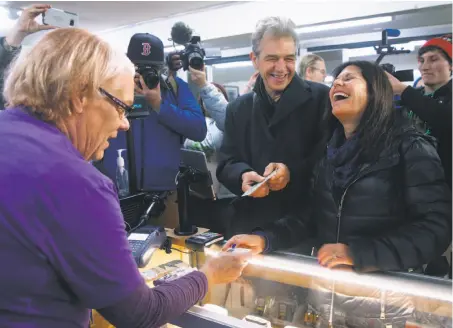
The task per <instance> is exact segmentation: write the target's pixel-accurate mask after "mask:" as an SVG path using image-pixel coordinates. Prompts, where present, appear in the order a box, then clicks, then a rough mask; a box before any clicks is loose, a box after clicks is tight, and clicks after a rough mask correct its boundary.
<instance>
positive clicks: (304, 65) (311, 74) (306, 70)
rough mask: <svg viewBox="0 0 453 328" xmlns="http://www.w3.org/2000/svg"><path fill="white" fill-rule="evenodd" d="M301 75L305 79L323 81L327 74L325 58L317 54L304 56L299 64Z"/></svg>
mask: <svg viewBox="0 0 453 328" xmlns="http://www.w3.org/2000/svg"><path fill="white" fill-rule="evenodd" d="M299 76H300V77H301V78H302V79H304V80H308V81H313V82H318V83H323V82H324V80H325V78H326V76H327V72H326V63H325V62H324V59H322V57H320V56H318V55H315V54H309V55H306V56H304V57H303V58H302V59H301V61H300V64H299Z"/></svg>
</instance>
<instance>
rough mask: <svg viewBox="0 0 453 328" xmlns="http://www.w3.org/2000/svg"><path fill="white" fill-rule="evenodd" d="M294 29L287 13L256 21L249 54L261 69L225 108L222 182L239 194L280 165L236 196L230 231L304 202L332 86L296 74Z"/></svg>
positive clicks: (257, 223) (257, 224)
mask: <svg viewBox="0 0 453 328" xmlns="http://www.w3.org/2000/svg"><path fill="white" fill-rule="evenodd" d="M294 28H295V25H294V23H293V22H292V21H291V20H289V19H286V18H282V17H268V18H265V19H263V20H261V21H259V22H258V24H257V26H256V30H255V32H254V33H253V35H252V52H251V54H250V59H251V60H252V62H253V65H254V67H255V69H256V70H258V71H259V76H258V78H257V80H256V84H255V86H254V89H253V92H251V93H248V94H245V95H242V96H241V97H239V98H237V99H236V100H235V101H234V102H231V103H230V104H229V105H228V107H227V113H226V121H225V135H224V139H223V144H222V147H221V149H220V154H219V155H220V156H219V157H220V162H219V166H218V168H217V177H218V179H219V181H220V182H221V183H223V184H224V185H225V186H226V187H227V188H228V189H229V190H231V191H232V192H233V193H235V194H236V195H238V196H239V195H241V194H242V193H244V192H246V191H247V190H249V189H250V188H251V187H252V186H253V184H255V183H257V182H261V181H263V180H264V178H265V177H266V176H268V175H269V174H271V172H272V171H274V170H275V171H276V174H275V175H274V176H273V177H272V178H271V179H270V180H269V181H268V182H267V183H266V184H264V185H263V186H262V187H260V188H259V189H258V190H256V191H255V192H254V193H252V194H251V197H247V198H245V197H243V198H242V199H241V201H238V202H236V203H235V204H236V206H235V209H236V215H235V217H234V221H233V222H231V229H230V230H231V231H229V233H241V232H250V230H251V229H254V228H256V227H262V225H265V224H266V223H267V222H271V221H274V220H276V219H278V218H280V217H282V216H284V215H285V214H286V213H288V212H289V211H291V209H292V208H293V207H294V204H300V203H301V199H302V200H303V197H304V195H305V193H304V192H305V191H306V190H307V187H308V185H309V177H310V173H311V170H312V166H313V163H314V160H315V158H316V153H317V152H316V150H317V149H318V147H317V145H319V144H320V141H321V139H322V137H323V135H322V133H323V131H324V130H325V129H324V128H323V127H322V124H323V122H324V120H323V118H324V117H325V114H327V113H326V110H325V109H326V108H327V102H328V91H329V89H328V88H327V87H326V86H325V85H322V84H319V83H314V82H311V81H304V80H302V79H301V78H300V77H298V76H297V75H296V74H295V73H296V56H297V49H298V37H297V34H296V32H295V30H294ZM290 177H291V178H290Z"/></svg>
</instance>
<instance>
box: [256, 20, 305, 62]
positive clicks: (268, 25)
mask: <svg viewBox="0 0 453 328" xmlns="http://www.w3.org/2000/svg"><path fill="white" fill-rule="evenodd" d="M295 27H296V25H295V24H294V22H293V21H292V20H290V19H288V18H285V17H266V18H263V19H261V20H260V21H258V23H257V24H256V29H255V32H253V34H252V51H253V53H254V54H255V55H257V56H258V55H259V53H260V43H261V40H262V39H263V38H264V36H265V35H270V36H272V37H276V38H282V37H291V38H292V39H293V40H294V44H295V46H296V48H297V46H298V43H299V40H298V37H297V33H296V31H295V30H294V29H295Z"/></svg>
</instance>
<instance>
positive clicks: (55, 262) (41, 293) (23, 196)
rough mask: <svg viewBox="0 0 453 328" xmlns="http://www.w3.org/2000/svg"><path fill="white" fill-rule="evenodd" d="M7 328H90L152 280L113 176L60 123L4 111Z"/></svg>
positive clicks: (0, 133) (2, 291)
mask: <svg viewBox="0 0 453 328" xmlns="http://www.w3.org/2000/svg"><path fill="white" fill-rule="evenodd" d="M0 186H1V187H0V261H1V264H0V265H1V268H2V269H1V270H0V327H8V328H17V327H27V328H28V327H46V328H53V327H55V328H56V327H83V328H86V327H87V326H88V318H89V312H88V310H87V309H98V308H106V307H109V306H112V305H114V304H115V303H118V302H120V301H121V300H123V299H125V298H126V297H127V296H129V295H131V293H132V292H133V291H135V290H136V289H137V288H139V287H140V285H143V283H144V282H143V279H142V277H141V275H140V273H139V272H138V270H137V267H136V265H135V262H134V260H133V258H132V255H131V251H130V249H129V244H128V241H127V236H126V233H125V226H124V221H123V217H122V215H121V210H120V206H119V202H118V197H117V193H116V191H115V188H114V186H113V184H112V182H111V181H110V180H109V179H108V178H106V177H104V176H103V175H102V174H101V173H100V172H98V171H97V170H96V168H95V167H93V166H92V165H90V164H89V163H88V162H86V161H85V160H84V159H83V158H82V156H81V154H80V153H79V152H78V151H77V150H76V149H75V147H74V146H73V145H72V144H71V143H70V141H69V139H68V138H67V137H66V136H65V135H63V134H62V133H61V132H60V131H59V130H58V129H57V128H55V127H54V126H52V125H50V124H47V123H45V122H42V121H40V120H38V119H36V118H35V117H33V116H31V115H29V114H28V113H26V112H25V111H22V110H20V109H9V110H5V111H1V112H0Z"/></svg>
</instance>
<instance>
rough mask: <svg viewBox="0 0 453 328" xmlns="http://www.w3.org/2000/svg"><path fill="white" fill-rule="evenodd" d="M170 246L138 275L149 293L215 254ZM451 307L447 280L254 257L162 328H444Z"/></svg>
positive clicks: (180, 241) (284, 255) (278, 256)
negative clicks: (162, 279) (233, 278)
mask: <svg viewBox="0 0 453 328" xmlns="http://www.w3.org/2000/svg"><path fill="white" fill-rule="evenodd" d="M168 233H169V234H170V231H168ZM172 239H173V253H172V254H165V252H164V251H156V252H155V254H154V255H153V258H152V260H151V263H149V265H148V266H147V267H146V268H144V269H141V271H142V273H143V274H144V277H145V278H146V280H147V281H148V283H149V285H150V287H152V285H153V284H152V281H153V280H154V279H155V278H157V277H158V276H161V275H162V274H164V273H168V272H171V271H172V270H173V269H176V268H177V267H178V266H179V265H183V266H192V267H198V268H200V267H201V266H202V265H203V263H204V261H205V260H206V258H209V257H210V256H216V255H217V254H218V252H219V251H220V247H221V246H220V245H213V246H211V247H210V248H205V251H204V252H193V251H191V250H189V249H187V248H185V247H184V239H185V237H176V236H172ZM175 263H177V265H175ZM149 273H152V274H151V275H150V274H149ZM452 302H453V296H452V281H451V280H448V279H439V278H433V277H428V276H424V275H419V274H415V273H369V274H357V273H355V272H350V271H341V270H329V269H326V268H323V267H321V266H320V265H319V264H318V263H317V260H316V258H313V257H308V256H304V255H298V254H295V253H289V252H276V253H273V254H270V255H258V256H254V257H253V258H252V259H251V260H250V262H249V264H248V266H247V267H246V269H245V270H244V272H243V275H242V277H241V278H239V279H238V280H237V281H235V282H234V283H231V284H228V285H217V286H212V287H211V288H210V290H209V291H208V293H207V295H206V297H205V298H204V300H203V301H202V302H201V303H200V304H199V305H197V306H194V307H193V308H191V309H190V310H189V311H187V312H186V313H185V314H184V315H182V316H181V317H179V318H175V319H173V320H171V322H170V324H168V325H167V327H169V328H173V327H176V328H179V327H180V328H200V327H203V328H205V327H207V328H224V327H225V328H226V327H233V328H236V327H237V328H239V327H244V328H253V327H255V328H257V327H269V328H270V327H299V328H313V327H318V328H324V327H335V328H346V327H347V328H349V327H352V328H403V327H404V328H406V327H407V328H415V327H417V328H444V327H452ZM94 319H95V320H94V324H93V325H91V327H95V328H97V327H106V328H107V327H108V328H111V327H113V326H111V325H109V324H108V323H107V322H106V321H105V320H103V319H102V317H100V316H99V315H97V313H95V316H94Z"/></svg>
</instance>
